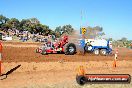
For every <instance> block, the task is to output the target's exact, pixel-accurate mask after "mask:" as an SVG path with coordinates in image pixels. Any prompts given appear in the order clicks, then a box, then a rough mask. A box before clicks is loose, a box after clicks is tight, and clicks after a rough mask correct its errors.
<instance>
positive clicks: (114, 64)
mask: <svg viewBox="0 0 132 88" xmlns="http://www.w3.org/2000/svg"><path fill="white" fill-rule="evenodd" d="M116 64H117V63H116V60H114V63H113V67H114V68H116V67H117V65H116Z"/></svg>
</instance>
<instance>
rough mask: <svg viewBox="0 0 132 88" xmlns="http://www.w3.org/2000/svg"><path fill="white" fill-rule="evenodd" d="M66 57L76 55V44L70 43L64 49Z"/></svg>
mask: <svg viewBox="0 0 132 88" xmlns="http://www.w3.org/2000/svg"><path fill="white" fill-rule="evenodd" d="M64 53H65V55H74V54H75V53H76V45H75V44H74V43H68V44H67V45H66V46H65V48H64Z"/></svg>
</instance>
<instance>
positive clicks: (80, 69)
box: [78, 66, 85, 75]
mask: <svg viewBox="0 0 132 88" xmlns="http://www.w3.org/2000/svg"><path fill="white" fill-rule="evenodd" d="M78 75H85V70H84V67H83V66H79V68H78Z"/></svg>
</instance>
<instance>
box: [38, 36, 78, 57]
mask: <svg viewBox="0 0 132 88" xmlns="http://www.w3.org/2000/svg"><path fill="white" fill-rule="evenodd" d="M36 52H37V53H41V54H42V55H46V54H49V53H64V54H65V55H74V54H75V53H76V45H75V44H74V43H68V36H63V37H62V38H61V39H60V41H59V42H54V43H53V42H47V43H45V44H43V45H42V46H41V47H39V48H37V49H36Z"/></svg>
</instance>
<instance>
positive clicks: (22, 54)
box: [0, 43, 132, 88]
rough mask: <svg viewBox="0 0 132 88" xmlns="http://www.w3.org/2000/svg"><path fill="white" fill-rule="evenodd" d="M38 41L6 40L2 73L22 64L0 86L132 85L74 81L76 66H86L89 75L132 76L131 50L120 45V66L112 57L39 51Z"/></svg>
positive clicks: (127, 87) (90, 87) (96, 87)
mask: <svg viewBox="0 0 132 88" xmlns="http://www.w3.org/2000/svg"><path fill="white" fill-rule="evenodd" d="M38 45H39V44H36V43H35V44H34V43H28V44H27V43H3V46H4V47H3V54H2V55H3V59H2V62H3V64H2V72H3V73H5V72H7V71H9V70H10V69H11V68H13V67H15V66H17V65H19V64H21V67H20V68H19V69H17V70H16V71H15V72H13V73H12V74H10V75H9V76H8V78H7V79H5V80H2V81H1V80H0V88H124V87H125V88H131V86H132V84H113V85H111V84H100V85H99V84H93V85H84V86H82V87H81V86H79V85H78V84H77V83H76V81H75V76H76V73H77V72H76V68H77V67H78V66H79V65H84V66H85V70H86V73H88V74H119V73H124V74H130V75H132V64H131V63H132V50H129V49H125V48H119V58H118V61H117V63H118V64H117V68H115V69H114V68H113V67H112V63H113V58H114V57H113V56H94V55H89V54H87V55H85V56H83V55H78V54H76V55H71V56H67V55H64V54H49V55H46V56H43V55H41V54H36V53H35V49H36V48H37V46H38Z"/></svg>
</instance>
